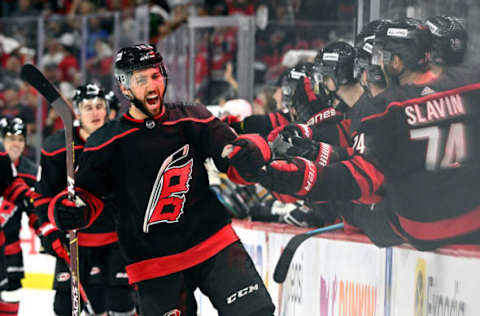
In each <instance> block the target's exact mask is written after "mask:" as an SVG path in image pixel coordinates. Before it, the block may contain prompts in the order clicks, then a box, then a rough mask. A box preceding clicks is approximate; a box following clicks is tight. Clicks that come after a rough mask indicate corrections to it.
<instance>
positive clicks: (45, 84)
mask: <svg viewBox="0 0 480 316" xmlns="http://www.w3.org/2000/svg"><path fill="white" fill-rule="evenodd" d="M20 77H21V78H22V80H24V81H26V82H28V83H29V84H31V85H32V86H33V87H34V88H35V89H37V90H38V92H40V94H42V95H43V96H44V97H45V99H47V101H48V102H49V103H50V104H51V105H52V107H53V108H54V109H55V111H56V112H57V114H58V115H59V116H60V117H61V118H62V121H63V126H64V127H65V149H66V158H67V159H66V163H67V191H68V199H69V200H71V201H73V200H74V198H75V178H74V163H75V157H74V143H73V107H72V105H71V104H70V103H69V102H68V101H67V100H66V99H65V98H64V97H63V96H62V95H60V93H59V92H58V90H57V88H55V86H53V85H52V83H51V82H50V81H48V79H47V78H45V76H44V75H43V74H42V73H41V72H40V70H38V69H37V68H36V67H35V66H33V65H31V64H26V65H24V66H23V67H22V71H21V73H20ZM68 237H69V239H70V272H71V292H72V293H71V295H72V316H80V296H79V295H78V294H79V286H78V279H79V275H78V239H77V231H76V230H71V231H69V233H68Z"/></svg>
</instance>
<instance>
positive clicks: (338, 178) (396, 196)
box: [260, 19, 480, 250]
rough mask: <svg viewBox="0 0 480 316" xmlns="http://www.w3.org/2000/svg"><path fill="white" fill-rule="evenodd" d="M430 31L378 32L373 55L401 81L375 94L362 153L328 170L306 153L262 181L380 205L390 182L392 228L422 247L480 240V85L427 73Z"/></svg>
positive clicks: (308, 194)
mask: <svg viewBox="0 0 480 316" xmlns="http://www.w3.org/2000/svg"><path fill="white" fill-rule="evenodd" d="M430 36H431V35H430V33H429V31H428V29H427V28H426V26H425V25H424V24H422V23H420V22H419V21H415V20H412V19H406V20H401V21H395V22H391V23H387V24H386V25H384V26H383V27H382V28H381V29H380V30H378V32H377V34H376V37H375V45H374V51H373V55H374V58H373V61H374V62H376V63H378V64H379V65H380V66H381V67H382V69H383V70H384V72H385V73H386V74H387V75H388V76H390V77H391V78H392V79H393V80H396V81H398V82H399V83H400V86H392V87H391V88H388V89H387V90H385V91H384V92H383V93H382V94H381V95H383V98H378V96H377V97H376V98H375V100H374V102H373V104H372V106H373V110H375V113H374V114H372V115H369V116H367V117H365V118H363V120H362V126H361V133H360V137H361V142H362V146H360V147H359V148H358V149H357V150H358V155H355V156H354V157H353V158H352V159H350V160H348V161H344V162H341V163H338V164H332V165H330V166H328V167H326V168H324V167H321V166H319V165H318V164H314V163H312V162H310V161H307V160H304V159H301V158H295V159H294V160H293V161H292V162H272V163H270V164H269V165H268V166H267V171H266V175H265V176H264V177H263V179H262V180H261V181H260V182H261V183H262V184H264V185H265V186H267V187H269V188H271V189H273V190H279V191H280V192H283V193H289V194H296V195H297V196H301V197H303V198H307V199H308V198H312V199H321V200H324V199H331V200H336V199H344V200H348V199H359V200H360V201H362V202H364V203H372V202H373V203H375V202H378V201H379V200H380V199H379V197H378V193H379V192H378V190H379V189H380V188H381V186H382V185H383V184H385V185H386V187H387V192H388V194H387V197H386V198H387V199H388V200H389V203H390V204H391V205H390V207H388V208H386V209H387V210H389V219H390V223H389V224H390V225H391V226H392V227H393V229H395V230H396V231H397V232H398V234H399V235H400V236H401V237H402V238H404V239H405V240H407V241H408V242H410V243H411V244H412V245H413V246H414V247H416V248H418V249H422V250H430V249H434V248H436V247H440V246H443V245H445V244H450V243H469V244H478V243H479V241H480V226H479V223H480V209H479V205H480V197H479V196H478V194H477V193H476V191H477V189H478V186H479V184H478V177H479V175H480V166H479V162H478V155H479V151H480V148H479V147H478V146H479V144H480V142H479V141H478V139H477V138H478V137H479V135H480V130H479V128H480V127H479V124H478V122H479V115H480V114H479V111H478V109H477V108H476V107H475V105H476V104H478V101H479V98H480V83H478V82H476V81H475V80H471V78H468V77H464V76H453V75H448V76H447V75H445V76H443V75H442V76H441V77H437V76H435V75H434V74H433V73H432V72H430V71H428V69H427V52H428V51H429V43H430ZM452 71H456V70H453V69H452ZM451 78H456V80H455V81H453V80H452V79H451ZM375 101H379V102H375ZM294 179H296V180H294ZM285 183H288V184H289V185H288V187H287V186H285ZM340 188H341V189H340Z"/></svg>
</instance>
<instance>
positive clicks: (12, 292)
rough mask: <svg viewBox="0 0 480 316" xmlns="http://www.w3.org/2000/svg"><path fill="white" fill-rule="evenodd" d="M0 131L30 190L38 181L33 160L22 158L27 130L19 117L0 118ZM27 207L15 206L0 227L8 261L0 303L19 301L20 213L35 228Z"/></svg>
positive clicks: (19, 174)
mask: <svg viewBox="0 0 480 316" xmlns="http://www.w3.org/2000/svg"><path fill="white" fill-rule="evenodd" d="M0 130H1V132H0V136H1V138H2V141H3V144H4V146H5V150H6V152H7V153H8V156H9V157H10V160H11V161H12V163H13V164H14V165H15V167H16V170H17V172H18V173H17V175H18V177H20V178H22V179H23V180H24V181H25V183H27V185H29V186H30V187H33V185H34V184H35V181H36V179H37V175H38V168H37V166H36V165H35V164H34V163H33V162H32V161H30V160H29V159H28V158H26V157H24V156H23V152H24V150H25V142H26V137H27V128H26V126H25V124H24V123H23V120H22V119H21V118H19V117H15V118H12V119H8V118H2V119H1V120H0ZM4 202H7V201H4ZM7 203H8V202H7ZM30 206H31V205H25V204H24V203H19V204H18V205H17V207H18V209H17V211H16V212H15V213H14V214H13V216H12V217H11V218H10V219H9V220H8V221H7V223H6V224H5V226H4V228H3V229H4V232H5V256H6V262H7V274H8V287H7V290H6V291H4V292H2V300H4V301H5V300H6V301H10V302H16V304H17V305H18V302H19V301H20V298H21V293H20V291H19V289H20V288H21V287H22V284H21V282H20V280H21V279H23V278H24V273H23V256H22V249H21V248H20V236H19V234H20V228H21V219H22V214H23V212H26V214H27V215H28V217H29V219H30V225H31V226H32V227H33V228H34V229H37V228H38V221H37V218H36V215H35V214H34V213H33V209H32V208H31V207H30ZM17 308H18V306H17ZM0 310H1V308H0Z"/></svg>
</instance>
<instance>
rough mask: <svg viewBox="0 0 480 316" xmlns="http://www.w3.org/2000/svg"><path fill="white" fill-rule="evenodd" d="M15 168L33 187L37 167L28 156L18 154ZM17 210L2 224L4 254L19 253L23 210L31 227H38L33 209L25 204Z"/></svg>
mask: <svg viewBox="0 0 480 316" xmlns="http://www.w3.org/2000/svg"><path fill="white" fill-rule="evenodd" d="M14 165H15V167H16V169H17V175H18V176H19V177H21V178H22V179H23V180H24V181H25V183H26V184H27V185H28V186H30V187H33V186H34V184H35V182H36V180H37V176H38V167H37V166H36V165H35V163H33V161H31V160H30V159H28V158H25V157H23V156H20V158H19V159H18V160H17V161H15V163H14ZM17 207H18V210H17V211H16V212H15V214H14V215H13V216H12V217H11V218H10V219H9V220H8V222H7V223H6V224H5V226H4V228H3V229H4V231H5V238H6V242H5V243H6V245H5V254H6V255H14V254H17V253H20V252H21V251H22V249H21V248H20V242H19V232H20V227H21V219H22V213H23V212H24V211H25V212H26V213H27V215H28V216H29V219H30V225H31V226H32V227H33V228H37V227H38V223H37V218H36V216H35V215H34V214H33V210H32V209H30V208H28V207H27V206H26V205H17Z"/></svg>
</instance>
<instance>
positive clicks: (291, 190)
mask: <svg viewBox="0 0 480 316" xmlns="http://www.w3.org/2000/svg"><path fill="white" fill-rule="evenodd" d="M316 180H317V166H316V165H315V164H314V163H313V162H311V161H309V160H306V159H305V158H301V157H295V158H293V159H291V160H290V161H285V160H275V161H273V162H271V163H269V164H268V165H267V166H266V171H265V173H264V174H263V175H262V176H261V177H260V179H259V182H260V184H261V185H263V186H264V187H265V188H267V189H270V190H272V191H275V192H278V193H283V194H290V195H294V196H296V197H302V196H305V195H306V194H308V193H309V192H310V191H311V190H312V188H313V186H314V184H315V182H316Z"/></svg>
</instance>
